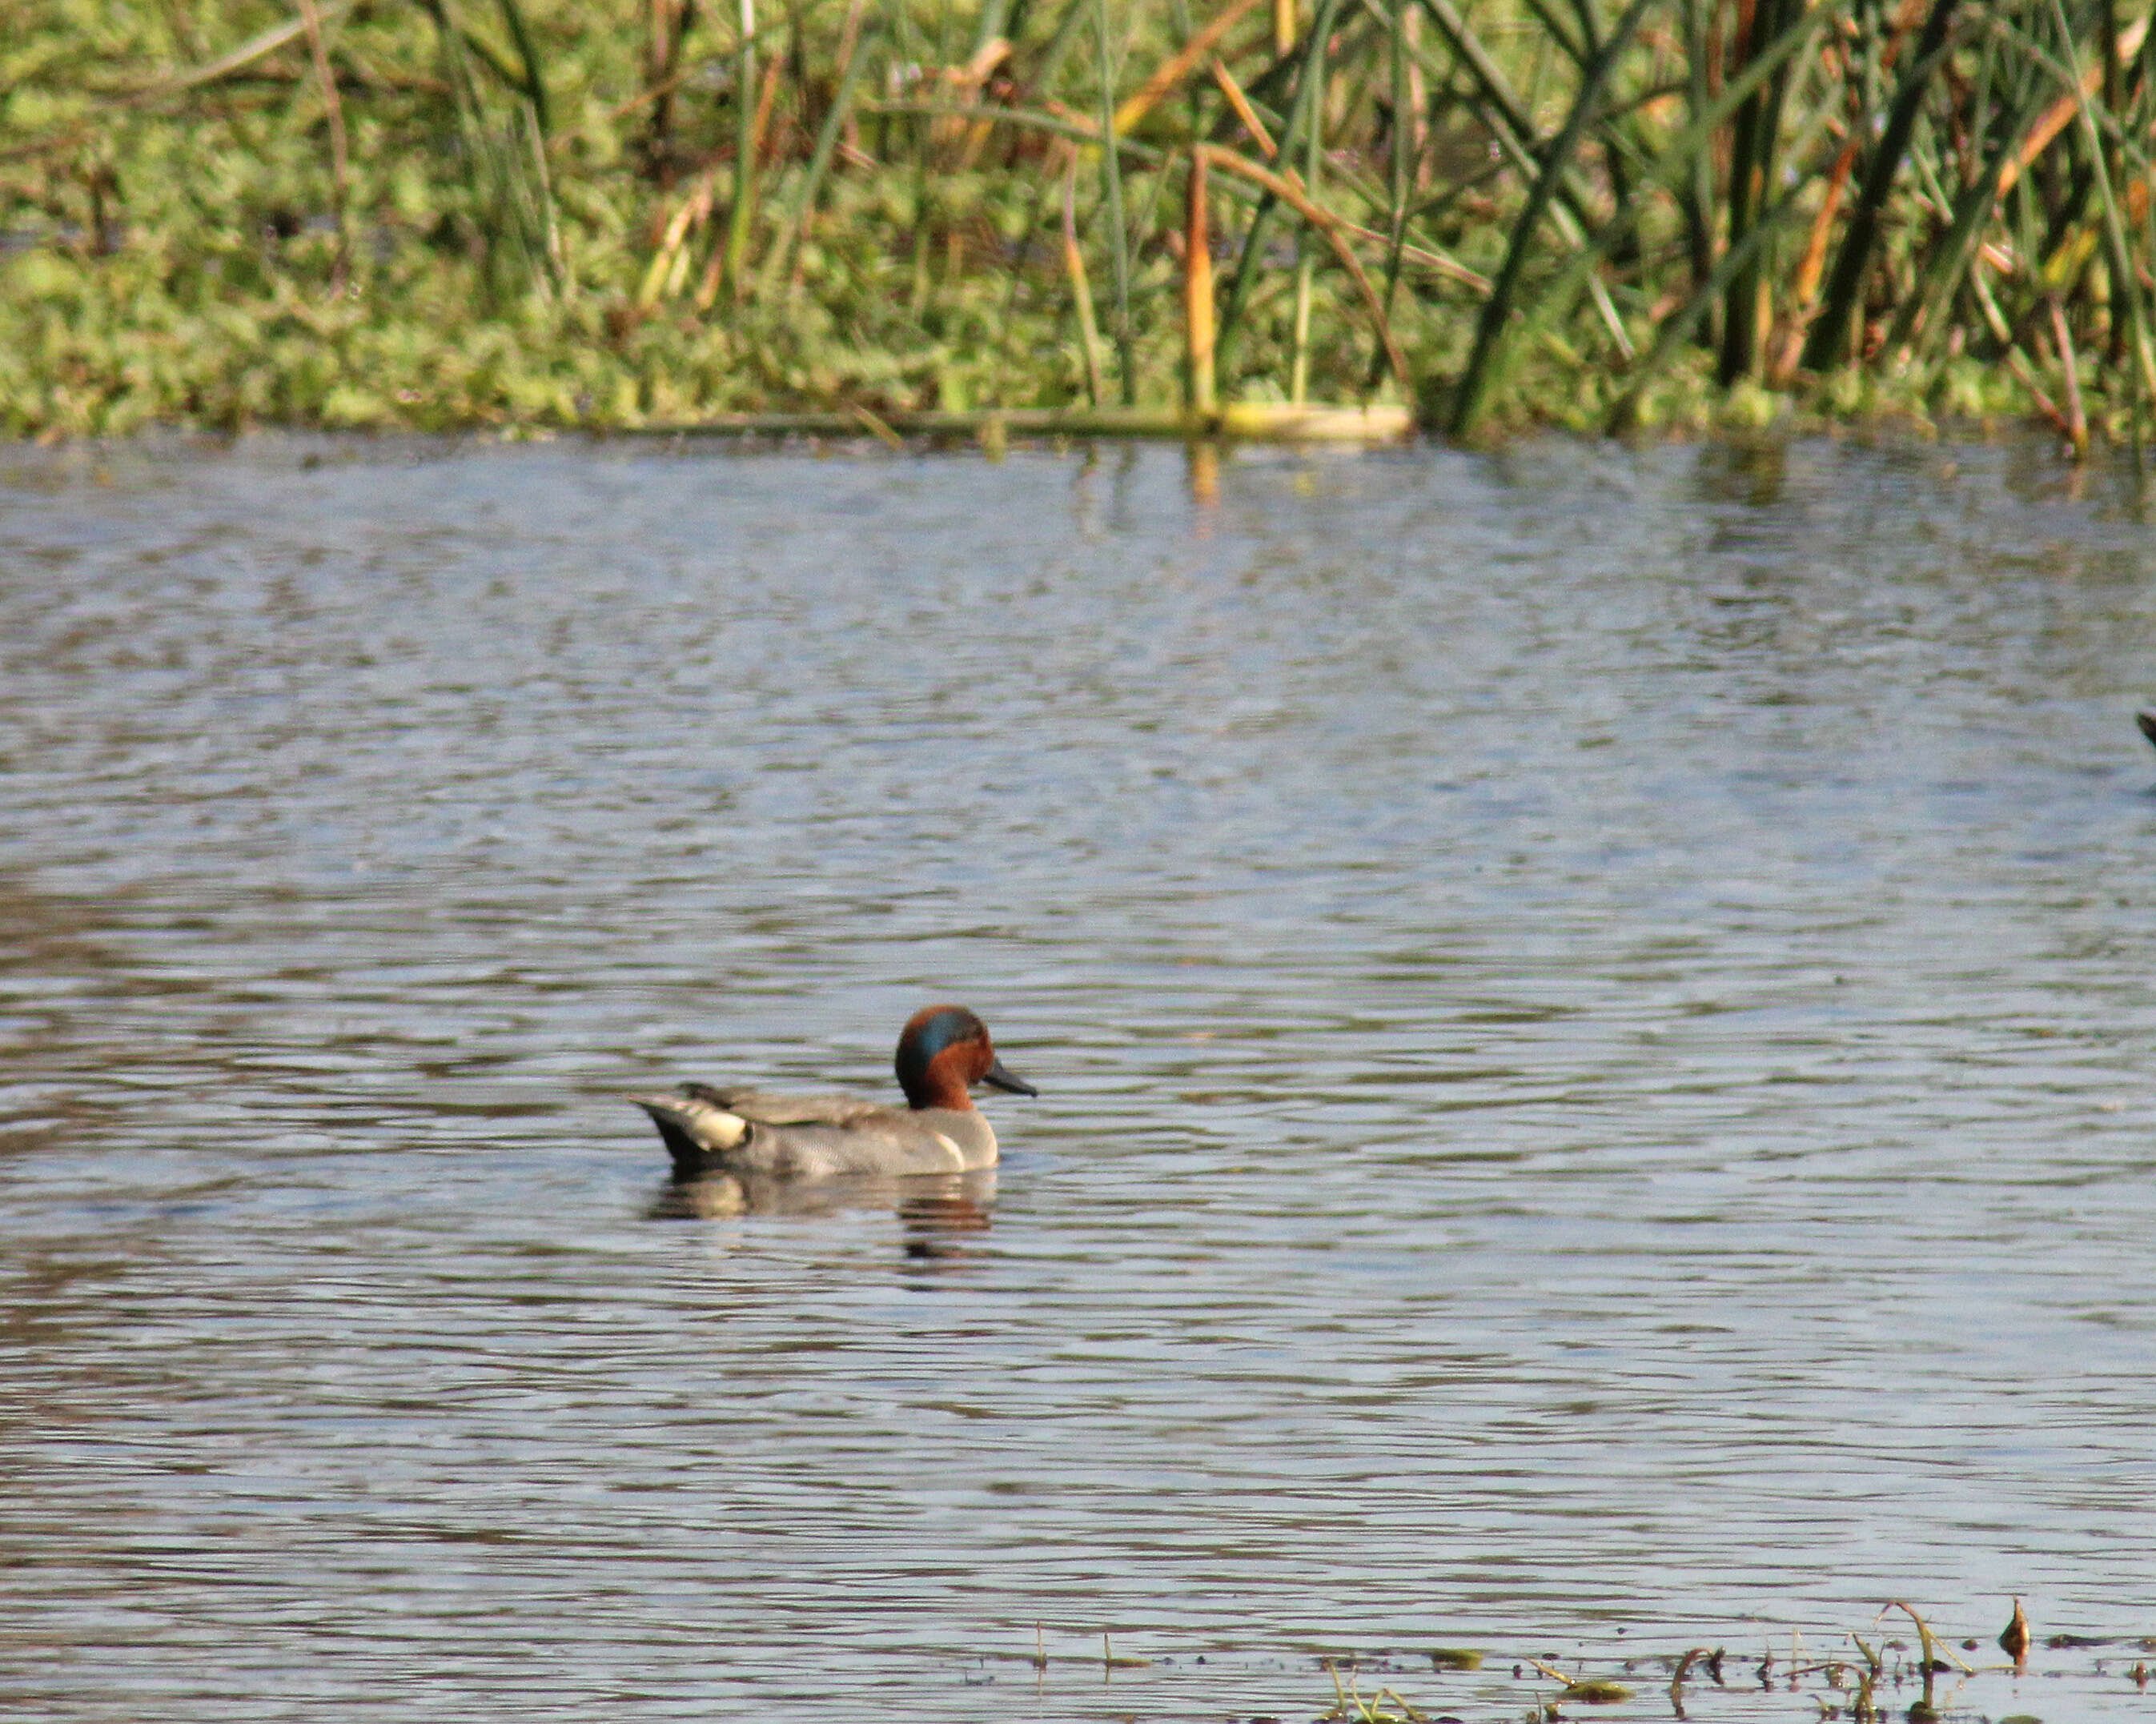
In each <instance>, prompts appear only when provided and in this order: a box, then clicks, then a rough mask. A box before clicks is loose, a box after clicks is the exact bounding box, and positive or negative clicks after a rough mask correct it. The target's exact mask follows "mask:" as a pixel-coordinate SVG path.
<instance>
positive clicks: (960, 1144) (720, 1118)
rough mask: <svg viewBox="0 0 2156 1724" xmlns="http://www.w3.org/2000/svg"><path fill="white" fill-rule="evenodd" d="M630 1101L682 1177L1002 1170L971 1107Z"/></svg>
mask: <svg viewBox="0 0 2156 1724" xmlns="http://www.w3.org/2000/svg"><path fill="white" fill-rule="evenodd" d="M629 1100H630V1101H634V1102H635V1103H636V1105H637V1106H639V1107H640V1108H642V1109H643V1110H644V1111H645V1112H646V1113H647V1114H649V1115H650V1116H651V1121H652V1123H653V1124H654V1125H655V1126H658V1127H659V1135H660V1137H663V1138H664V1139H665V1142H666V1147H667V1151H668V1152H669V1153H670V1155H671V1156H672V1157H674V1177H675V1178H676V1179H701V1178H709V1177H710V1176H711V1175H713V1174H716V1173H734V1174H740V1175H743V1176H747V1177H750V1178H762V1179H784V1180H803V1179H832V1178H841V1177H843V1176H844V1175H847V1174H859V1173H880V1174H910V1173H959V1172H971V1171H973V1169H976V1168H980V1167H993V1166H994V1165H995V1164H996V1134H995V1132H994V1131H993V1129H992V1128H991V1127H990V1126H989V1124H988V1119H987V1117H986V1116H984V1115H983V1114H981V1113H979V1112H977V1111H974V1110H973V1109H971V1108H968V1109H967V1110H966V1111H963V1112H961V1111H957V1110H955V1109H952V1108H945V1107H922V1108H902V1107H885V1106H880V1104H878V1103H875V1102H873V1101H857V1100H855V1099H854V1098H853V1097H851V1096H848V1095H772V1094H770V1093H769V1092H767V1091H766V1090H715V1089H711V1088H710V1087H708V1086H706V1085H702V1084H684V1085H682V1086H681V1088H680V1091H679V1092H678V1093H676V1094H673V1095H632V1096H631V1097H629Z"/></svg>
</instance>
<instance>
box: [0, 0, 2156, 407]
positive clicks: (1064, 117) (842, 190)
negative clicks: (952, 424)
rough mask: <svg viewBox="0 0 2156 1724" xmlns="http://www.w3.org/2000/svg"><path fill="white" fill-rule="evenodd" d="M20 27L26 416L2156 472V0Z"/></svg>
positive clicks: (5, 228)
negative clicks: (1660, 455) (704, 421)
mask: <svg viewBox="0 0 2156 1724" xmlns="http://www.w3.org/2000/svg"><path fill="white" fill-rule="evenodd" d="M0 23H4V28H0V91H4V95H0V239H4V249H0V428H5V429H6V430H7V431H8V432H11V433H13V434H18V435H19V434H72V433H85V432H99V431H107V430H118V429H125V428H127V427H129V426H131V425H134V424H138V423H145V422H148V421H153V420H181V421H187V422H193V423H213V424H237V423H248V422H250V421H254V420H259V419H281V420H286V421H295V422H300V423H324V424H381V425H396V424H410V425H418V426H440V425H451V424H467V423H506V424H527V425H538V426H543V425H576V424H583V425H598V426H623V427H632V426H638V425H646V424H654V423H667V424H674V425H680V424H685V423H696V421H697V420H698V419H699V418H711V420H712V421H713V422H714V423H720V422H721V421H724V420H726V418H727V416H729V415H731V416H735V417H736V418H738V416H740V415H743V414H748V415H756V414H765V415H769V414H774V413H796V414H801V413H806V414H811V415H814V414H819V413H821V414H835V415H839V416H840V418H842V419H843V418H844V416H846V415H849V414H851V413H853V412H854V410H855V409H856V408H860V409H865V411H867V412H868V413H870V414H871V415H872V416H875V418H876V420H877V423H886V424H888V423H912V422H913V421H912V420H911V419H910V418H908V416H919V415H935V414H952V413H963V412H965V411H968V410H988V409H993V410H998V411H1001V410H1005V409H1024V410H1026V411H1028V412H1033V413H1050V414H1061V415H1064V416H1065V419H1064V420H1061V421H1059V423H1064V422H1070V421H1072V420H1074V419H1075V418H1084V416H1085V415H1086V414H1088V413H1090V414H1091V417H1092V419H1093V420H1096V421H1099V422H1101V423H1106V421H1107V420H1108V419H1111V418H1113V415H1102V414H1101V413H1100V412H1099V411H1098V410H1099V409H1101V408H1105V407H1107V406H1109V405H1111V403H1113V404H1118V405H1119V408H1121V409H1137V410H1140V411H1141V412H1142V413H1145V414H1148V415H1150V416H1151V417H1149V418H1144V419H1143V420H1142V423H1147V424H1154V423H1168V424H1200V423H1202V424H1207V425H1214V426H1219V425H1224V424H1228V423H1230V422H1231V419H1232V418H1233V416H1232V413H1231V412H1230V410H1231V409H1234V408H1236V407H1237V406H1238V404H1250V403H1267V402H1274V403H1301V402H1306V401H1308V402H1312V403H1320V402H1327V403H1337V404H1340V405H1342V406H1362V405H1366V404H1379V405H1383V404H1388V403H1391V404H1398V405H1405V406H1409V407H1411V408H1413V409H1414V411H1415V412H1416V413H1418V414H1419V416H1420V417H1421V418H1422V420H1423V422H1424V423H1425V424H1428V425H1430V426H1431V427H1433V428H1438V429H1440V430H1443V431H1445V432H1447V433H1450V434H1453V435H1455V436H1459V437H1463V438H1474V437H1478V436H1481V435H1485V434H1490V433H1491V432H1493V431H1496V430H1498V429H1501V428H1504V427H1507V426H1509V425H1516V424H1521V423H1534V422H1545V423H1548V422H1554V423H1563V424H1570V425H1578V426H1598V427H1609V428H1630V427H1635V426H1640V425H1655V424H1661V423H1676V424H1697V423H1707V422H1709V421H1711V420H1712V418H1715V417H1716V416H1717V414H1720V413H1730V412H1738V411H1743V412H1746V413H1769V412H1773V411H1776V410H1778V408H1777V406H1776V403H1788V404H1789V405H1790V406H1791V407H1793V408H1795V409H1798V410H1800V411H1810V412H1821V413H1835V412H1844V411H1859V410H1864V409H1866V408H1876V407H1879V406H1881V405H1886V406H1891V407H1894V408H1898V409H1902V410H1907V411H1913V412H1917V413H1925V414H1928V415H1933V416H1937V415H1942V414H1969V415H1978V416H1988V415H1994V414H2019V415H2035V416H2037V417H2040V418H2043V419H2044V420H2046V421H2047V422H2048V423H2051V424H2053V425H2055V426H2056V428H2058V430H2059V432H2060V433H2061V437H2062V439H2065V440H2066V441H2067V442H2069V443H2071V444H2072V445H2073V446H2074V447H2075V448H2076V449H2086V448H2087V446H2088V445H2089V444H2090V442H2091V440H2092V437H2093V438H2102V437H2106V436H2108V437H2112V438H2116V439H2122V440H2131V441H2132V442H2133V444H2135V446H2136V448H2137V449H2138V446H2139V444H2140V442H2141V440H2142V439H2143V438H2144V437H2145V436H2146V434H2147V433H2148V423H2146V421H2147V419H2148V415H2149V414H2150V413H2152V412H2153V411H2156V327H2152V319H2156V300H2153V299H2152V293H2156V274H2152V262H2156V229H2152V226H2151V213H2150V208H2151V202H2152V199H2151V195H2150V193H2151V172H2152V162H2151V137H2152V126H2156V43H2152V32H2151V30H2150V28H2149V18H2148V14H2147V13H2146V12H2145V11H2142V10H2139V9H2138V8H2137V5H2136V3H2135V0H1809V3H1807V0H1304V3H1302V4H1301V6H1300V7H1298V5H1297V4H1296V3H1295V0H1195V3H1187V0H934V3H930V0H791V3H790V4H788V6H786V7H783V8H781V7H778V6H776V5H773V3H772V0H766V3H765V5H764V6H763V7H762V8H759V7H757V5H756V4H755V3H754V0H729V3H726V4H723V5H716V4H709V3H701V0H614V3H613V4H611V5H608V4H605V3H602V4H600V5H598V6H592V5H572V4H570V3H569V0H420V3H419V4H418V5H416V6H410V7H405V6H397V5H393V4H389V3H388V0H208V3H205V4H203V5H200V6H195V7H177V6H171V5H167V6H163V7H144V8H114V7H110V6H104V5H100V4H97V3H96V0H64V3H62V4H61V5H59V6H49V5H33V4H32V3H31V0H0ZM1096 295H1100V296H1101V297H1100V298H1099V299H1098V300H1097V301H1096ZM938 423H941V422H940V421H939V422H938ZM998 423H1003V422H1002V421H998ZM1131 423H1141V421H1140V420H1136V419H1134V420H1132V421H1131ZM1238 423H1259V421H1258V420H1256V419H1251V418H1247V417H1246V418H1245V420H1244V421H1240V422H1238ZM1283 423H1286V421H1283ZM1302 423H1317V421H1316V420H1311V419H1306V420H1304V421H1302Z"/></svg>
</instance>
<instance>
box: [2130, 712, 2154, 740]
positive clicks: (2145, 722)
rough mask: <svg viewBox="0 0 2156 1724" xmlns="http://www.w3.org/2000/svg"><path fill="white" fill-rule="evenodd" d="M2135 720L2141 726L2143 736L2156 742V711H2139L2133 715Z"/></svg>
mask: <svg viewBox="0 0 2156 1724" xmlns="http://www.w3.org/2000/svg"><path fill="white" fill-rule="evenodd" d="M2133 721H2134V723H2136V724H2138V725H2139V726H2141V734H2142V735H2143V736H2146V737H2147V738H2148V740H2149V741H2151V742H2156V712H2137V713H2135V714H2134V715H2133Z"/></svg>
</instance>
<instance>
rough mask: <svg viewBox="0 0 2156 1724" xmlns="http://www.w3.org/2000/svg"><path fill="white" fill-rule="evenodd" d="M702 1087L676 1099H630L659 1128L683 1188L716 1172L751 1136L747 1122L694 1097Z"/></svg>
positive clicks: (684, 1089)
mask: <svg viewBox="0 0 2156 1724" xmlns="http://www.w3.org/2000/svg"><path fill="white" fill-rule="evenodd" d="M700 1087H701V1085H683V1086H682V1093H681V1094H680V1095H632V1096H630V1097H629V1100H630V1101H634V1103H635V1104H636V1105H637V1106H639V1107H640V1108H642V1109H643V1110H644V1111H645V1112H646V1113H648V1114H649V1115H650V1116H651V1123H652V1124H653V1125H654V1126H658V1127H659V1136H660V1139H661V1140H662V1141H663V1142H665V1145H666V1153H667V1154H669V1155H670V1156H671V1157H673V1158H674V1178H675V1180H676V1181H677V1182H679V1183H683V1184H686V1183H688V1182H689V1181H690V1180H692V1179H702V1178H706V1177H707V1176H709V1175H710V1174H711V1173H714V1172H717V1171H718V1169H719V1168H720V1167H721V1165H722V1164H723V1162H724V1161H725V1159H726V1152H728V1151H729V1150H731V1149H733V1148H735V1147H737V1146H738V1145H739V1144H740V1142H741V1141H742V1139H743V1138H745V1137H747V1136H748V1130H749V1127H748V1121H747V1120H745V1119H743V1118H742V1116H740V1115H739V1114H737V1113H728V1112H727V1111H726V1109H724V1108H723V1107H721V1106H718V1105H717V1104H716V1103H715V1102H711V1101H706V1100H705V1099H704V1098H703V1096H701V1095H696V1094H694V1093H692V1092H693V1091H694V1090H696V1089H697V1088H700Z"/></svg>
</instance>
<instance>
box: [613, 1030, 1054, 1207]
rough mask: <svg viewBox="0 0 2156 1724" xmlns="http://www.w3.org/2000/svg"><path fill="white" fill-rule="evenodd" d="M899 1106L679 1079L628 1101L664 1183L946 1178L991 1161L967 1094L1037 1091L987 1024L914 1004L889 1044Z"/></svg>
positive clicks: (982, 1125)
mask: <svg viewBox="0 0 2156 1724" xmlns="http://www.w3.org/2000/svg"><path fill="white" fill-rule="evenodd" d="M895 1064H896V1066H897V1070H898V1086H899V1088H901V1090H905V1091H906V1106H905V1107H903V1108H898V1107H886V1106H882V1105H881V1104H880V1103H878V1102H874V1101H856V1100H855V1098H854V1097H852V1096H850V1095H771V1094H769V1093H767V1091H764V1090H715V1089H713V1088H712V1087H711V1085H708V1084H684V1085H681V1086H680V1089H679V1090H677V1091H676V1092H675V1093H674V1094H673V1095H632V1096H630V1097H629V1100H630V1101H634V1103H635V1104H636V1105H637V1106H639V1107H640V1108H642V1109H643V1110H644V1111H645V1112H646V1113H648V1114H649V1115H650V1116H651V1123H652V1124H653V1125H654V1126H658V1127H659V1135H660V1137H662V1138H664V1139H665V1143H666V1148H667V1152H668V1153H669V1154H670V1155H671V1156H672V1157H674V1177H675V1179H676V1180H680V1181H687V1180H692V1179H702V1178H708V1177H710V1176H711V1175H713V1174H717V1173H733V1174H740V1175H746V1176H749V1177H752V1178H762V1179H830V1178H836V1177H838V1176H839V1175H841V1174H846V1173H884V1174H893V1173H952V1172H967V1171H969V1170H971V1169H973V1168H976V1167H993V1166H994V1165H995V1163H996V1134H995V1132H994V1131H992V1130H991V1129H990V1128H989V1126H988V1121H987V1119H986V1118H985V1117H983V1116H982V1115H981V1114H980V1113H979V1112H978V1111H976V1110H975V1109H974V1106H973V1097H972V1096H971V1095H968V1093H967V1092H968V1090H971V1089H972V1088H973V1085H975V1084H991V1085H994V1086H995V1087H996V1088H997V1089H998V1090H1009V1092H1010V1093H1011V1094H1013V1095H1039V1093H1040V1091H1039V1090H1036V1089H1034V1086H1033V1085H1031V1084H1029V1083H1028V1082H1026V1080H1024V1078H1021V1077H1017V1076H1014V1075H1013V1074H1012V1073H1011V1072H1009V1071H1008V1070H1005V1069H1004V1063H1003V1061H1001V1060H998V1059H997V1058H996V1050H995V1046H994V1044H993V1043H992V1042H990V1041H989V1039H988V1026H987V1025H986V1024H983V1023H982V1022H981V1020H980V1019H979V1018H976V1017H975V1016H974V1015H973V1013H971V1012H969V1011H968V1010H967V1009H966V1008H964V1007H963V1006H924V1007H923V1008H921V1010H920V1011H918V1012H916V1013H914V1014H913V1015H912V1017H911V1018H908V1019H906V1030H905V1033H904V1034H901V1036H900V1037H899V1039H898V1056H897V1059H896V1062H895Z"/></svg>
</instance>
